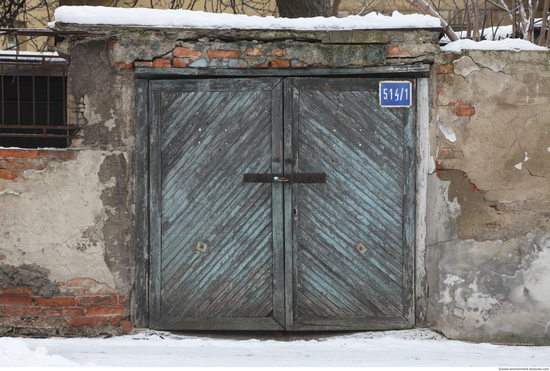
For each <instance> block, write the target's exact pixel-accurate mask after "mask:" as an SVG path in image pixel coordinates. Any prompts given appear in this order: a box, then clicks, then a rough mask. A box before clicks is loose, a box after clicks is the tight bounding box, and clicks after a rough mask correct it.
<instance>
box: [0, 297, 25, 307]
mask: <svg viewBox="0 0 550 371" xmlns="http://www.w3.org/2000/svg"><path fill="white" fill-rule="evenodd" d="M0 304H3V305H27V306H29V307H32V298H30V297H28V296H15V295H0Z"/></svg>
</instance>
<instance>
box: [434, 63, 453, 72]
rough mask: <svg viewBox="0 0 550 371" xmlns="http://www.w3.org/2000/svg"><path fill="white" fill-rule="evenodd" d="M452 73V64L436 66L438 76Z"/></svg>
mask: <svg viewBox="0 0 550 371" xmlns="http://www.w3.org/2000/svg"><path fill="white" fill-rule="evenodd" d="M454 72H455V70H454V66H453V64H452V63H449V64H443V65H440V66H437V73H438V74H444V73H454Z"/></svg>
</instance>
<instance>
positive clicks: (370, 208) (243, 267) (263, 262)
mask: <svg viewBox="0 0 550 371" xmlns="http://www.w3.org/2000/svg"><path fill="white" fill-rule="evenodd" d="M413 86H414V81H413ZM413 111H414V109H413V108H390V109H385V108H381V107H380V105H379V100H378V80H376V79H367V78H245V79H220V78H218V79H197V80H166V81H151V83H150V112H149V114H150V117H151V133H150V168H149V170H150V190H151V201H150V202H151V205H150V210H151V214H150V236H151V237H150V238H151V241H150V246H151V255H150V277H151V278H150V280H151V283H150V291H149V292H150V294H149V298H150V300H149V313H150V326H151V327H153V328H157V329H167V330H168V329H170V330H177V329H204V330H351V329H364V330H367V329H397V328H406V327H411V326H413V325H414V313H413V258H412V256H413V255H412V252H413V251H412V250H413V232H414V217H413V216H414V200H413V195H414V170H413V169H414V166H413V165H414V112H413ZM311 173H323V174H325V175H326V182H324V183H299V182H283V181H279V182H275V181H273V182H271V181H270V182H263V183H249V182H244V181H243V176H244V174H273V175H274V176H275V175H277V176H280V177H281V178H283V179H282V180H284V178H285V177H287V178H288V177H289V176H291V174H311ZM270 179H271V178H270ZM270 179H269V180H270Z"/></svg>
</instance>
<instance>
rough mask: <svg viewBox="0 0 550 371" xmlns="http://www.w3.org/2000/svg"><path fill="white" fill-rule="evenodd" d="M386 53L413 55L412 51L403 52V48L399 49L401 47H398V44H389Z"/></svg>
mask: <svg viewBox="0 0 550 371" xmlns="http://www.w3.org/2000/svg"><path fill="white" fill-rule="evenodd" d="M386 55H388V56H393V55H411V53H409V52H402V51H401V50H399V47H398V46H388V51H387V53H386Z"/></svg>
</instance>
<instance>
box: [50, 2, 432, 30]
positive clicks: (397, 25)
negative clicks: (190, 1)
mask: <svg viewBox="0 0 550 371" xmlns="http://www.w3.org/2000/svg"><path fill="white" fill-rule="evenodd" d="M55 19H56V22H61V23H72V24H86V25H117V26H136V27H143V26H145V27H178V28H207V29H256V30H257V29H260V30H262V29H265V30H303V31H313V30H358V29H359V30H368V29H404V28H410V29H417V28H440V27H441V25H440V23H439V20H438V19H437V18H435V17H431V16H428V15H420V14H407V15H403V14H400V13H399V12H394V13H393V15H392V16H391V17H389V16H385V15H381V14H376V13H369V14H367V15H365V16H349V17H347V18H336V17H330V18H324V17H315V18H296V19H289V18H275V17H258V16H247V15H243V14H225V13H221V14H220V13H206V12H200V11H191V10H182V9H178V10H160V9H144V8H133V9H123V8H109V7H100V6H97V7H96V6H62V7H59V8H57V10H56V11H55ZM49 27H53V24H50V25H49Z"/></svg>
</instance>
